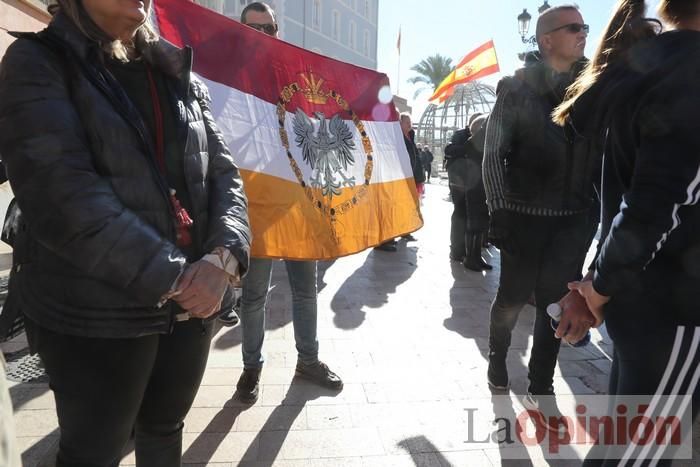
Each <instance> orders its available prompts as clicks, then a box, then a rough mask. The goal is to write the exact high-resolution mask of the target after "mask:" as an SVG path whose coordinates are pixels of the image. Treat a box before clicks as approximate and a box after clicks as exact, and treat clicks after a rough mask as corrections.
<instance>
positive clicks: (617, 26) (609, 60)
mask: <svg viewBox="0 0 700 467" xmlns="http://www.w3.org/2000/svg"><path fill="white" fill-rule="evenodd" d="M690 2H692V3H695V4H697V3H698V2H700V0H662V4H669V5H670V4H676V3H685V4H688V3H690ZM646 10H647V8H646V2H645V1H644V0H618V2H617V5H616V6H615V10H614V11H613V15H612V17H611V18H610V21H609V22H608V26H607V28H606V29H605V33H604V34H603V38H602V40H601V41H600V44H599V45H598V49H597V50H596V53H595V55H594V56H593V59H592V60H591V61H590V62H589V63H588V65H586V68H585V69H584V70H583V72H582V73H581V75H580V76H579V77H578V78H577V79H576V81H575V82H574V84H572V85H571V86H570V87H569V89H568V90H567V92H566V97H565V98H564V102H562V103H561V104H560V105H559V107H557V108H556V109H555V110H554V112H553V114H552V117H553V118H554V121H555V122H556V123H558V124H560V125H563V124H564V123H565V122H566V119H567V118H568V116H569V114H570V113H571V109H572V107H573V106H574V103H575V102H576V100H577V99H578V98H579V96H581V95H582V94H583V93H584V92H586V91H587V90H588V89H590V88H591V86H593V85H594V84H595V83H596V82H598V80H599V79H600V77H601V75H602V74H603V73H605V71H606V70H607V69H608V68H609V67H610V66H611V65H612V64H614V63H616V62H618V61H620V59H621V58H623V57H625V56H626V54H627V52H628V51H629V49H630V48H631V47H632V46H633V45H634V44H636V43H637V42H639V41H640V40H642V39H645V38H648V37H652V36H654V35H656V34H658V33H659V32H660V27H659V24H658V22H654V21H652V20H648V19H646V18H645V14H646Z"/></svg>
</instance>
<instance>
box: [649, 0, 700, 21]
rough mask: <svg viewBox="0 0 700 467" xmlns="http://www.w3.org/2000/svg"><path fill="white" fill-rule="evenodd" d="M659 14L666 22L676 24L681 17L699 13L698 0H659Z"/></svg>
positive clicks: (699, 2) (699, 3)
mask: <svg viewBox="0 0 700 467" xmlns="http://www.w3.org/2000/svg"><path fill="white" fill-rule="evenodd" d="M658 11H659V16H661V17H662V18H663V19H664V20H665V21H666V22H668V23H671V24H677V23H678V22H679V21H680V20H682V19H683V18H688V17H693V16H698V15H700V1H698V0H661V1H660V2H659V8H658Z"/></svg>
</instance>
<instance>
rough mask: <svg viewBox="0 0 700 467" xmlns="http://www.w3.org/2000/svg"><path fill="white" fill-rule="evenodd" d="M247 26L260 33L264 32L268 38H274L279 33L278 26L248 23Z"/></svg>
mask: <svg viewBox="0 0 700 467" xmlns="http://www.w3.org/2000/svg"><path fill="white" fill-rule="evenodd" d="M246 26H250V27H251V28H253V29H256V30H258V31H260V32H264V33H265V34H267V35H268V36H274V35H275V34H276V33H277V24H274V23H273V24H258V23H246Z"/></svg>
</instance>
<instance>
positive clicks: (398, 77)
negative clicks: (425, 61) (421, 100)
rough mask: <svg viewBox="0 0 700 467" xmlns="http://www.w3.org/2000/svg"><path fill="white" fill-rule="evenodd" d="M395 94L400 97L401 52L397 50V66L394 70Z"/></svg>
mask: <svg viewBox="0 0 700 467" xmlns="http://www.w3.org/2000/svg"><path fill="white" fill-rule="evenodd" d="M396 95H397V96H399V97H401V52H400V51H399V67H398V70H396Z"/></svg>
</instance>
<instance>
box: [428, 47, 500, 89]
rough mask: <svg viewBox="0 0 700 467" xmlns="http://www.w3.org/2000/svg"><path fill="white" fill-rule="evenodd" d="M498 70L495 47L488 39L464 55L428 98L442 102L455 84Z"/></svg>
mask: <svg viewBox="0 0 700 467" xmlns="http://www.w3.org/2000/svg"><path fill="white" fill-rule="evenodd" d="M499 71H500V68H499V67H498V57H497V56H496V47H495V46H494V44H493V40H490V41H488V42H487V43H485V44H484V45H482V46H480V47H478V48H476V49H475V50H473V51H472V52H469V53H468V54H467V55H465V56H464V58H463V59H462V60H461V61H460V62H459V64H458V65H457V66H456V67H455V69H454V70H452V72H451V73H450V74H449V75H447V77H446V78H445V79H444V80H442V83H440V85H439V86H438V87H437V89H435V92H434V93H433V95H432V96H430V100H431V101H434V100H440V101H441V102H442V101H444V99H446V98H447V97H448V96H449V95H451V93H452V92H454V87H455V86H456V85H458V84H462V83H467V82H469V81H474V80H476V79H479V78H483V77H484V76H488V75H491V74H493V73H498V72H499Z"/></svg>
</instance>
